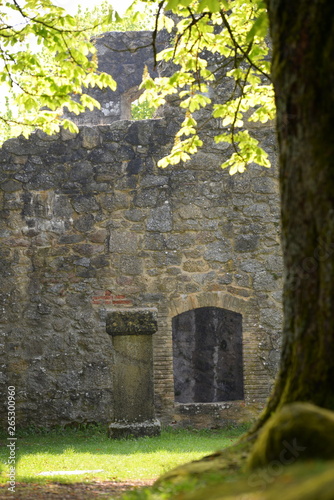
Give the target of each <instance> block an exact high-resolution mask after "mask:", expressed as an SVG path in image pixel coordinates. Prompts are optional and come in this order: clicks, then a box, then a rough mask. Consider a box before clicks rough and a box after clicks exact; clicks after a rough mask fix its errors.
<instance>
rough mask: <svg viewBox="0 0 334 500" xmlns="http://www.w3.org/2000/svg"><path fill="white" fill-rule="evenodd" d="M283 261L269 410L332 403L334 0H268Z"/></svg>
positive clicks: (333, 379) (328, 405)
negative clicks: (278, 345)
mask: <svg viewBox="0 0 334 500" xmlns="http://www.w3.org/2000/svg"><path fill="white" fill-rule="evenodd" d="M267 5H268V11H269V18H270V26H271V36H272V41H273V67H272V75H273V81H274V86H275V93H276V105H277V131H278V142H279V150H280V185H281V201H282V240H283V253H284V265H285V286H284V296H283V302H284V327H283V350H282V359H281V369H280V373H279V376H278V379H277V383H276V387H275V390H274V394H273V396H272V398H271V400H270V401H269V404H268V407H267V411H266V414H267V415H269V414H270V412H271V411H272V410H274V409H276V408H278V407H280V406H282V405H283V404H286V403H289V402H293V401H310V402H313V403H315V404H317V405H319V406H322V407H325V408H331V409H334V2H333V1H332V0H314V1H312V2H310V1H307V0H294V1H291V0H267Z"/></svg>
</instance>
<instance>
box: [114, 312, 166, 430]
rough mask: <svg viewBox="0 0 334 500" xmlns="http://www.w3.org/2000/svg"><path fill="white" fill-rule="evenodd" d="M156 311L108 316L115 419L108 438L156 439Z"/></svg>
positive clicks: (120, 313)
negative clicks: (147, 437) (150, 437)
mask: <svg viewBox="0 0 334 500" xmlns="http://www.w3.org/2000/svg"><path fill="white" fill-rule="evenodd" d="M156 315H157V311H156V310H154V309H131V310H129V309H126V310H115V311H110V312H109V313H108V314H107V333H108V334H109V335H111V336H112V342H113V366H114V368H113V392H114V420H113V422H112V423H111V424H110V426H109V436H110V437H112V438H116V439H118V438H123V437H128V436H135V437H141V436H155V435H159V434H160V430H161V428H160V422H159V421H158V420H157V419H156V418H155V409H154V386H153V348H152V335H153V334H154V333H155V332H156V331H157V320H156Z"/></svg>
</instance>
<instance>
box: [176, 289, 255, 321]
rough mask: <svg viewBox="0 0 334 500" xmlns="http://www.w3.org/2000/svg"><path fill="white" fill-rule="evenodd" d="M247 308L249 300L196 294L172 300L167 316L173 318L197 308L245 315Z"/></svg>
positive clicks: (212, 293) (210, 294) (226, 295)
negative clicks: (218, 309) (217, 309)
mask: <svg viewBox="0 0 334 500" xmlns="http://www.w3.org/2000/svg"><path fill="white" fill-rule="evenodd" d="M249 306H250V302H249V300H248V301H247V300H245V299H241V298H239V297H236V296H234V295H231V294H229V293H226V292H205V293H196V294H190V295H187V296H181V297H179V298H177V299H173V300H172V301H171V302H170V306H169V316H170V317H174V316H177V315H178V314H181V313H183V312H186V311H190V310H191V309H197V308H199V307H220V308H222V309H228V310H229V311H233V312H237V313H240V314H242V315H245V314H247V312H248V310H249Z"/></svg>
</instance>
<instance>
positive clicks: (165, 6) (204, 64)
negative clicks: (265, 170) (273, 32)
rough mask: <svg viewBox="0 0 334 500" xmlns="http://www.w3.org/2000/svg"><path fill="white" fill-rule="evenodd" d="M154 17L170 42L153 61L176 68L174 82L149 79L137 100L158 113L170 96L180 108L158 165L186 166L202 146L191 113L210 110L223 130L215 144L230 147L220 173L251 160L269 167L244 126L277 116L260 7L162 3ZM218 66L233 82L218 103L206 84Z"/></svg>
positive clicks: (224, 0)
mask: <svg viewBox="0 0 334 500" xmlns="http://www.w3.org/2000/svg"><path fill="white" fill-rule="evenodd" d="M148 1H149V0H148ZM163 11H165V13H167V14H169V15H167V16H166V15H164V14H162V12H163ZM170 12H171V13H172V15H170ZM159 13H160V15H159V17H160V19H159V23H158V24H159V26H160V27H165V28H166V29H167V30H168V31H169V32H171V33H172V35H173V41H172V44H171V46H170V47H169V48H167V49H166V50H164V51H163V52H161V53H159V54H158V56H157V60H159V61H162V60H163V61H170V62H173V63H174V64H176V65H177V71H176V72H175V73H174V74H173V75H172V76H171V77H161V78H156V79H154V80H153V79H152V78H150V77H149V76H148V77H147V78H146V79H145V81H144V82H143V85H142V86H143V88H145V89H146V90H145V94H144V95H143V96H142V97H141V99H148V100H149V101H150V102H151V104H152V105H153V106H155V107H156V108H157V107H158V106H161V105H162V104H165V102H166V98H167V96H168V95H171V94H178V97H179V98H180V106H181V107H182V108H184V109H185V119H184V121H183V123H182V126H181V128H180V130H179V131H178V133H177V135H176V138H175V144H174V147H173V148H172V150H171V152H170V154H169V155H168V156H166V157H165V158H163V159H162V160H160V162H159V166H161V167H166V166H167V165H170V164H172V165H173V164H177V163H179V162H180V161H186V160H187V159H189V157H190V155H191V154H193V153H195V152H196V151H197V149H198V148H199V147H200V146H202V144H203V142H202V140H201V139H200V136H199V133H198V129H197V122H196V118H195V112H196V111H198V110H200V109H201V108H204V107H207V106H211V108H212V116H213V117H214V118H218V119H220V120H221V123H222V126H223V130H222V133H221V134H219V135H217V136H216V137H215V141H216V142H229V143H231V144H232V145H233V147H234V153H233V154H232V156H231V158H229V159H228V160H227V161H226V162H225V163H223V164H222V167H223V168H226V167H228V168H229V169H230V173H231V174H234V173H236V172H243V171H244V170H245V169H246V167H247V165H249V164H251V163H253V162H255V163H257V164H259V165H262V166H264V167H269V166H270V163H269V160H268V155H267V153H266V152H265V151H264V150H263V149H262V148H261V147H260V146H259V144H258V141H257V140H256V139H255V138H254V137H252V136H251V134H250V133H249V131H248V130H247V121H253V122H262V123H265V122H267V121H268V120H271V119H273V118H274V116H275V104H274V91H273V87H272V84H271V80H270V76H269V74H270V60H269V48H268V45H267V43H266V36H267V34H268V17H267V11H266V7H265V2H264V1H262V0H162V1H161V2H160V3H159ZM175 19H176V21H175ZM210 56H214V61H215V63H214V64H211V66H212V67H210V66H209V63H208V61H209V59H210ZM217 56H218V57H217ZM217 61H219V63H217ZM222 67H225V75H226V76H227V77H228V78H231V79H232V80H233V91H232V92H231V94H230V95H229V96H226V98H225V100H224V101H223V102H218V103H217V102H216V103H214V102H212V99H211V98H210V97H209V93H208V84H210V83H211V82H213V83H214V82H215V81H216V80H217V76H218V75H221V69H222Z"/></svg>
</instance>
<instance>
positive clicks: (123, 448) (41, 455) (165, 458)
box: [0, 427, 245, 483]
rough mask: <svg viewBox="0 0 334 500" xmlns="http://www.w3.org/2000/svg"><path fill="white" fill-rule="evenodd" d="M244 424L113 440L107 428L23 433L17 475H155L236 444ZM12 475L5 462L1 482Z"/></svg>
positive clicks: (3, 451) (71, 478) (66, 478)
mask: <svg viewBox="0 0 334 500" xmlns="http://www.w3.org/2000/svg"><path fill="white" fill-rule="evenodd" d="M244 430H245V428H244V427H239V428H230V429H227V430H215V431H195V430H186V431H185V430H174V429H168V430H164V431H163V432H162V434H161V436H159V437H154V438H141V439H138V440H134V439H130V440H111V439H108V438H107V437H106V431H105V429H103V428H87V429H81V430H75V429H68V430H56V431H50V432H42V433H37V434H36V433H32V432H29V433H21V434H20V435H18V439H17V443H16V467H17V468H16V481H17V482H24V483H26V482H45V481H50V480H52V481H58V482H66V483H71V482H72V483H75V482H78V481H122V480H134V479H136V480H141V479H146V480H147V479H152V478H156V477H158V476H159V475H161V474H163V473H165V472H167V471H168V470H170V469H172V468H174V467H176V466H178V465H180V464H182V463H185V462H189V461H191V460H196V459H199V458H201V457H203V456H204V455H207V454H210V453H212V452H213V451H215V450H217V449H222V448H225V447H227V446H230V445H231V444H232V443H233V442H235V441H236V439H237V438H238V437H239V436H240V435H241V434H242V433H243V432H244ZM0 443H1V445H2V446H1V447H0V459H1V462H2V464H5V463H6V461H7V459H8V448H7V447H6V436H2V437H1V440H0ZM75 470H93V471H95V470H102V471H101V472H89V473H85V474H76V475H64V474H61V473H60V474H57V475H49V476H40V475H39V474H40V473H41V472H48V471H50V472H51V471H75ZM7 481H8V466H6V465H3V471H2V473H1V477H0V482H2V483H5V482H7Z"/></svg>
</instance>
